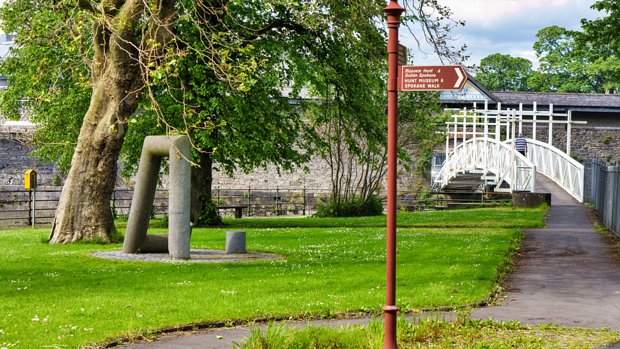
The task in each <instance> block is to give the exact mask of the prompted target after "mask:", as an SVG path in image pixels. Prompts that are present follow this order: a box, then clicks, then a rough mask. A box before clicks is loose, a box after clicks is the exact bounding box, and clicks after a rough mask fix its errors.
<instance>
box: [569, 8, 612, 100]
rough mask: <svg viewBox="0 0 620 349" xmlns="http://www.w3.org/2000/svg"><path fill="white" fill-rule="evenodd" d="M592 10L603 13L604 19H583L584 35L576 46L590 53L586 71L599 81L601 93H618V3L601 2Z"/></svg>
mask: <svg viewBox="0 0 620 349" xmlns="http://www.w3.org/2000/svg"><path fill="white" fill-rule="evenodd" d="M592 8H593V9H595V10H598V11H602V12H605V13H606V16H602V17H599V18H597V19H593V20H588V19H582V20H581V27H582V29H583V34H582V35H581V36H580V38H579V40H578V41H577V44H578V46H579V48H580V49H581V50H583V51H585V52H588V53H589V55H590V57H591V58H590V61H591V65H590V66H589V67H587V71H588V72H589V73H590V74H592V75H596V76H599V77H601V78H602V79H601V80H602V81H601V86H602V90H604V92H608V91H616V92H617V91H620V25H618V23H620V7H618V2H617V1H614V0H601V1H597V2H595V3H594V5H592ZM601 92H602V91H601Z"/></svg>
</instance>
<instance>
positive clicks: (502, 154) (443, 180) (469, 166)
mask: <svg viewBox="0 0 620 349" xmlns="http://www.w3.org/2000/svg"><path fill="white" fill-rule="evenodd" d="M489 145H492V147H490V146H489ZM515 161H516V162H517V163H516V169H514V173H513V164H514V162H515ZM535 169H536V168H535V166H534V164H533V163H532V162H531V161H530V160H529V159H527V158H526V157H524V156H523V155H521V154H520V153H518V152H516V151H515V149H514V148H513V147H512V146H510V145H509V144H506V143H503V142H499V141H497V140H495V139H493V138H473V139H469V140H467V141H465V142H464V143H462V144H460V145H459V146H457V147H456V148H455V149H454V150H453V151H452V152H450V154H448V156H447V158H446V161H445V162H444V164H443V166H442V168H441V171H440V172H439V174H438V175H437V177H436V178H435V181H434V183H433V184H434V185H438V186H442V187H443V186H445V185H446V184H447V183H448V182H449V181H450V180H451V179H452V178H454V177H456V175H457V174H458V173H462V172H465V171H467V170H482V171H484V173H488V172H492V173H494V174H495V176H496V177H497V183H501V182H503V181H505V182H508V183H510V184H511V190H512V191H521V190H523V191H534V190H535ZM513 176H514V178H515V179H514V180H513Z"/></svg>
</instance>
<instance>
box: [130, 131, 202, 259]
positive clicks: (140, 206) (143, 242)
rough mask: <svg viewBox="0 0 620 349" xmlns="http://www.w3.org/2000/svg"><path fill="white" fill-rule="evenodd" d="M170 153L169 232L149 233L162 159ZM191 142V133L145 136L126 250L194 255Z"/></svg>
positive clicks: (172, 255) (186, 256)
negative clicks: (191, 243)
mask: <svg viewBox="0 0 620 349" xmlns="http://www.w3.org/2000/svg"><path fill="white" fill-rule="evenodd" d="M164 156H168V157H169V165H170V174H169V178H170V184H169V186H170V188H169V195H170V196H169V197H168V217H169V219H168V236H167V237H166V236H165V235H147V229H148V226H149V218H150V216H151V209H152V207H153V200H154V198H155V189H156V188H157V179H158V176H159V170H160V166H161V159H162V157H164ZM190 157H191V145H190V142H189V138H188V137H187V136H148V137H146V138H145V139H144V145H143V147H142V154H141V156H140V165H139V167H138V175H137V177H136V186H135V190H134V193H133V199H132V202H131V209H130V211H129V221H128V222H127V232H126V233H125V240H124V242H123V252H124V253H162V252H168V253H169V255H170V258H172V259H189V258H190V247H189V240H190V232H191V231H190V188H191V165H190V163H189V159H190Z"/></svg>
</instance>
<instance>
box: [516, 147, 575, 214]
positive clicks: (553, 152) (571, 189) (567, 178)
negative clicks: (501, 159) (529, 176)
mask: <svg viewBox="0 0 620 349" xmlns="http://www.w3.org/2000/svg"><path fill="white" fill-rule="evenodd" d="M527 142H528V144H527V146H528V152H527V157H528V159H530V160H531V162H532V163H533V164H534V165H535V166H536V170H537V171H538V172H540V173H542V174H544V175H545V176H547V177H549V178H550V179H551V180H553V181H554V182H556V183H557V184H558V185H559V186H561V187H562V188H563V189H564V190H566V191H567V192H568V193H569V194H570V195H572V196H573V197H574V198H575V199H577V200H578V201H579V202H583V192H584V190H583V185H584V180H583V179H584V167H583V165H582V164H580V163H579V162H578V161H576V160H575V159H573V158H571V157H570V156H569V155H568V154H566V153H565V152H563V151H561V150H560V149H558V148H556V147H554V146H552V145H549V144H548V143H544V142H540V141H535V140H533V139H528V140H527ZM506 143H507V144H508V145H509V146H511V147H512V140H510V141H508V142H506Z"/></svg>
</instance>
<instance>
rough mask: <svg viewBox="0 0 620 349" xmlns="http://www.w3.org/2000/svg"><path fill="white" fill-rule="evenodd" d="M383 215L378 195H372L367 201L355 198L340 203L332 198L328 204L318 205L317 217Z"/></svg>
mask: <svg viewBox="0 0 620 349" xmlns="http://www.w3.org/2000/svg"><path fill="white" fill-rule="evenodd" d="M382 214H383V203H382V202H381V199H380V198H379V197H378V196H377V195H371V196H370V197H369V198H368V199H367V200H365V201H364V200H362V199H361V198H360V197H357V196H356V197H353V198H351V199H349V200H341V201H340V202H338V201H336V200H334V199H333V198H330V200H329V201H327V202H321V203H318V204H317V209H316V216H317V217H360V216H380V215H382Z"/></svg>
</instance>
